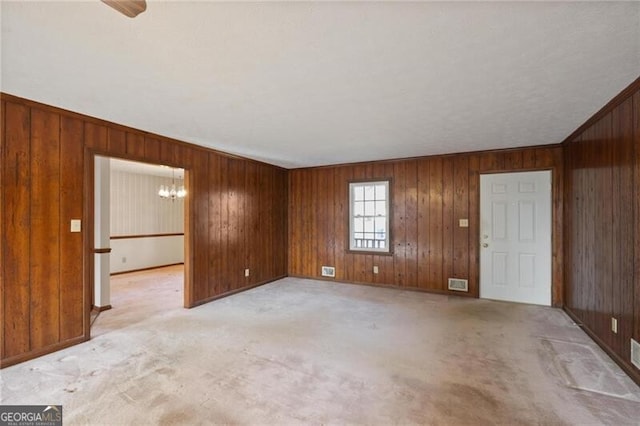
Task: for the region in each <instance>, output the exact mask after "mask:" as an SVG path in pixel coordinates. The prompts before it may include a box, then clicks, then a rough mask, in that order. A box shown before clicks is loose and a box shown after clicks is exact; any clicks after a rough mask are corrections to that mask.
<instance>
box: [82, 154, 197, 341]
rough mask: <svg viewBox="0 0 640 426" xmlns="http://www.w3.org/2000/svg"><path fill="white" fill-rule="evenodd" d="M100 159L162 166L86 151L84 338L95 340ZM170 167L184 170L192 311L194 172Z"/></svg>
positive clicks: (186, 291) (187, 291)
mask: <svg viewBox="0 0 640 426" xmlns="http://www.w3.org/2000/svg"><path fill="white" fill-rule="evenodd" d="M96 156H102V157H108V158H117V159H121V160H127V161H137V162H141V163H147V164H154V165H162V164H159V162H158V161H157V160H149V159H146V158H144V157H139V156H133V155H122V154H113V153H110V152H108V150H107V151H105V150H98V149H94V148H89V147H86V146H85V149H84V179H83V195H84V197H83V198H84V206H83V217H84V224H83V225H82V226H83V246H84V247H83V250H82V251H83V260H82V263H83V271H84V279H83V281H84V286H83V288H84V318H83V326H84V339H85V340H89V339H90V338H91V309H92V307H93V299H94V293H93V292H94V291H95V269H94V266H95V254H96V249H97V248H96V247H94V246H95V243H94V241H95V224H94V222H95V158H96ZM166 165H167V166H170V167H177V168H181V169H183V170H184V188H185V189H186V191H187V197H185V198H186V199H185V201H186V202H185V203H184V284H183V296H184V297H183V306H184V308H191V307H193V305H194V302H193V295H194V291H193V269H192V267H191V265H192V262H193V259H192V256H191V254H192V253H193V232H192V229H191V226H192V224H193V221H192V220H191V219H190V213H191V211H193V207H194V205H193V203H194V197H193V195H192V194H193V191H192V185H191V182H192V179H191V178H190V176H191V170H190V169H189V168H188V167H185V166H184V165H180V164H175V163H167V164H166Z"/></svg>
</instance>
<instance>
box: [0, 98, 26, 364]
mask: <svg viewBox="0 0 640 426" xmlns="http://www.w3.org/2000/svg"><path fill="white" fill-rule="evenodd" d="M4 119H5V122H4V123H3V124H4V125H3V126H2V127H3V131H4V134H5V138H4V140H3V142H4V144H5V145H3V150H2V151H3V153H4V155H3V164H2V174H3V175H2V201H3V203H2V209H3V219H4V220H3V221H2V227H3V230H2V236H3V240H2V247H3V248H2V253H3V257H2V271H3V274H2V275H3V278H4V281H3V296H4V299H3V300H2V302H3V307H4V309H3V311H4V316H5V317H4V321H3V322H2V327H3V329H4V340H3V355H4V357H5V358H9V357H14V356H18V355H20V354H23V353H26V352H29V350H30V347H31V346H30V321H31V318H30V312H31V307H30V286H31V279H30V267H31V265H30V262H29V252H30V242H31V238H30V235H31V215H30V208H31V197H30V188H31V173H30V167H31V161H30V158H31V149H30V143H29V140H30V138H31V111H30V110H29V108H28V107H25V106H23V105H20V104H16V103H13V102H7V103H6V106H5V114H4Z"/></svg>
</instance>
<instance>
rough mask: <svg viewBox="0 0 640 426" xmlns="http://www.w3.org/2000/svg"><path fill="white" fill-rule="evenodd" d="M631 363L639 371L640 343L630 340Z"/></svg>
mask: <svg viewBox="0 0 640 426" xmlns="http://www.w3.org/2000/svg"><path fill="white" fill-rule="evenodd" d="M631 362H632V363H633V365H635V366H636V368H638V369H639V370H640V343H638V342H636V341H635V340H633V339H631Z"/></svg>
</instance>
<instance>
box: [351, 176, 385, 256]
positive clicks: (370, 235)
mask: <svg viewBox="0 0 640 426" xmlns="http://www.w3.org/2000/svg"><path fill="white" fill-rule="evenodd" d="M389 196H390V195H389V187H388V183H387V182H360V183H351V184H350V202H351V207H350V210H351V215H352V216H351V218H350V227H349V228H350V232H351V235H350V241H351V243H350V246H351V247H352V248H353V249H355V250H364V251H383V252H388V248H389V247H391V243H390V242H389V241H388V238H389V229H388V228H389V225H388V223H387V221H388V214H389V206H388V203H389Z"/></svg>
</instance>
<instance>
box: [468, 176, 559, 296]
mask: <svg viewBox="0 0 640 426" xmlns="http://www.w3.org/2000/svg"><path fill="white" fill-rule="evenodd" d="M551 217H552V216H551V171H549V170H545V171H536V172H517V173H495V174H485V175H481V176H480V297H481V298H485V299H495V300H505V301H510V302H520V303H531V304H537V305H544V306H551V281H552V278H551V277H552V274H551Z"/></svg>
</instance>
